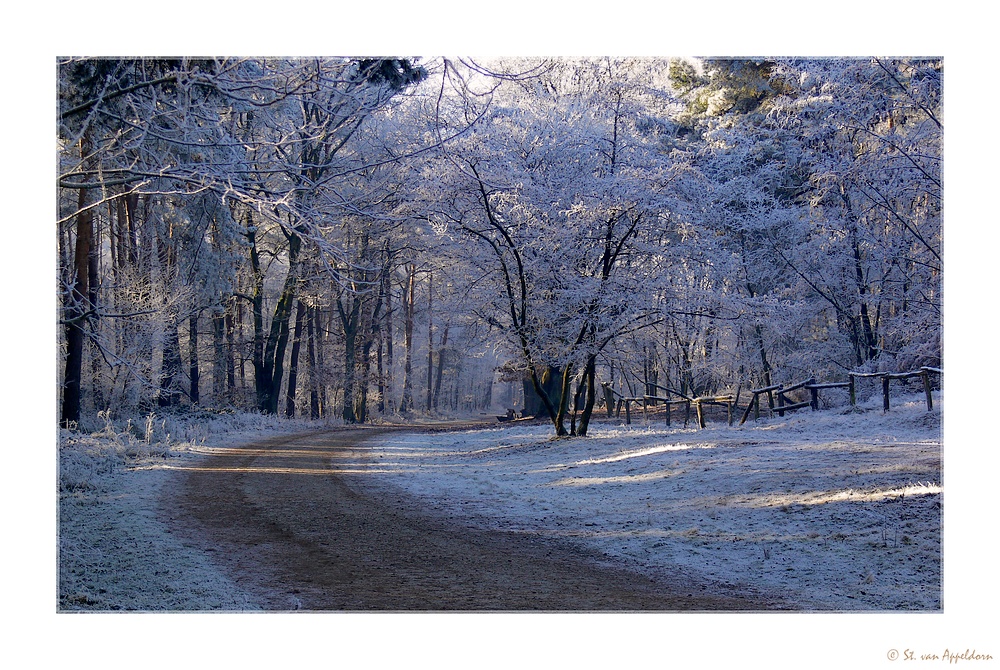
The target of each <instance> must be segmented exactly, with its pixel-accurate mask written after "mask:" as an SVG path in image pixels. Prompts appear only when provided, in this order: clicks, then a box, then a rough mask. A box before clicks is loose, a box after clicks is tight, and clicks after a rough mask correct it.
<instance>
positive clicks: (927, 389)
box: [920, 370, 934, 412]
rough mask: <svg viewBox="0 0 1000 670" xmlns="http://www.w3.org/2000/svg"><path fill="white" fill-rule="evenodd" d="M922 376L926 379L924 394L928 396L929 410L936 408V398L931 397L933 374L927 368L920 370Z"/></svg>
mask: <svg viewBox="0 0 1000 670" xmlns="http://www.w3.org/2000/svg"><path fill="white" fill-rule="evenodd" d="M920 378H921V379H922V380H924V396H925V397H926V398H927V411H928V412H929V411H931V410H932V409H934V400H933V399H932V398H931V376H930V374H928V372H927V370H921V371H920Z"/></svg>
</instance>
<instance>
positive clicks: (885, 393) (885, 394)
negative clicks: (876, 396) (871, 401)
mask: <svg viewBox="0 0 1000 670" xmlns="http://www.w3.org/2000/svg"><path fill="white" fill-rule="evenodd" d="M888 411H889V375H888V374H885V375H883V376H882V413H883V414H884V413H885V412H888Z"/></svg>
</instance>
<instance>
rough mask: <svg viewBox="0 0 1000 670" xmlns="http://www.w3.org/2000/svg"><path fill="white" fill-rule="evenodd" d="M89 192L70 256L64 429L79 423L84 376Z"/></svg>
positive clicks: (83, 145)
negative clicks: (71, 263)
mask: <svg viewBox="0 0 1000 670" xmlns="http://www.w3.org/2000/svg"><path fill="white" fill-rule="evenodd" d="M89 154H90V139H89V136H88V135H87V134H86V133H85V134H84V136H83V137H82V138H81V139H80V157H81V159H83V160H84V161H85V162H89V159H88V156H89ZM91 200H92V198H91V193H90V190H89V189H80V193H79V195H78V197H77V212H78V213H77V215H76V248H75V251H74V254H73V270H72V274H73V275H75V276H74V277H73V283H72V285H71V287H70V290H69V294H68V295H67V296H66V308H65V318H66V368H65V372H64V375H63V401H62V411H61V416H62V424H63V425H64V426H66V427H70V426H73V425H76V424H78V423H79V421H80V405H81V396H82V394H81V388H82V373H83V340H84V330H83V329H84V325H85V321H86V319H87V318H88V314H89V311H90V305H89V304H88V300H89V296H90V255H91V245H92V241H93V236H94V228H93V226H94V214H93V212H92V211H91V210H90V209H89V205H90V204H91Z"/></svg>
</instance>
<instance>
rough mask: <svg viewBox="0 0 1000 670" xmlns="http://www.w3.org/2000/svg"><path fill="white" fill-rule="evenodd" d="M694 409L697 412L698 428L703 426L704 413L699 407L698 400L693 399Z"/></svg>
mask: <svg viewBox="0 0 1000 670" xmlns="http://www.w3.org/2000/svg"><path fill="white" fill-rule="evenodd" d="M694 409H695V411H696V412H697V413H698V427H699V428H704V427H705V413H704V412H703V410H702V408H701V402H700V401H698V400H695V401H694Z"/></svg>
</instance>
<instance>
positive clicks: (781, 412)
mask: <svg viewBox="0 0 1000 670" xmlns="http://www.w3.org/2000/svg"><path fill="white" fill-rule="evenodd" d="M778 416H780V417H784V416H785V393H784V391H782V390H781V388H780V387H779V388H778Z"/></svg>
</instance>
